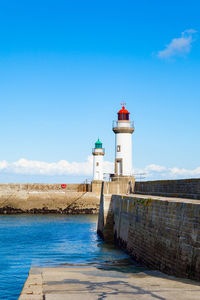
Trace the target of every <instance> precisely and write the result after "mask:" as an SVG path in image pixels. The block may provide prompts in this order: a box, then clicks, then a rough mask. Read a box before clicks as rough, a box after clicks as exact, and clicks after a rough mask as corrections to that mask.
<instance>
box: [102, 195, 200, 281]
mask: <svg viewBox="0 0 200 300" xmlns="http://www.w3.org/2000/svg"><path fill="white" fill-rule="evenodd" d="M103 208H104V211H102V209H103ZM99 214H100V215H101V218H100V219H99V223H100V224H98V232H99V233H100V234H101V236H102V237H103V238H104V239H105V240H107V241H115V243H117V244H118V245H119V246H121V247H122V248H123V249H125V250H126V251H127V252H128V253H129V254H130V255H131V256H132V257H133V258H134V259H135V260H136V261H138V262H140V263H142V264H144V265H145V266H147V267H150V268H152V269H157V270H160V271H162V272H165V273H167V274H170V275H176V276H179V277H187V278H192V279H196V280H200V201H198V200H184V201H181V200H180V199H176V198H169V199H168V198H164V197H156V196H155V197H151V198H150V197H148V196H142V195H141V196H140V195H132V196H122V195H104V197H102V199H101V206H100V212H99Z"/></svg>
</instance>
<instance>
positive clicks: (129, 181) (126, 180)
mask: <svg viewBox="0 0 200 300" xmlns="http://www.w3.org/2000/svg"><path fill="white" fill-rule="evenodd" d="M103 186H104V193H106V194H131V193H134V187H135V178H134V177H133V176H120V177H119V176H116V177H114V176H113V177H112V179H111V181H103V182H102V181H100V180H99V181H97V180H95V181H92V192H94V193H96V194H97V195H100V194H101V193H102V188H103Z"/></svg>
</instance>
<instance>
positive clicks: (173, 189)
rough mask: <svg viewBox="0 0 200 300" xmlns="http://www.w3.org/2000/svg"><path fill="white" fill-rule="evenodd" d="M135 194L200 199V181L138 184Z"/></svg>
mask: <svg viewBox="0 0 200 300" xmlns="http://www.w3.org/2000/svg"><path fill="white" fill-rule="evenodd" d="M135 193H136V194H148V195H158V196H166V197H180V198H188V199H200V179H180V180H158V181H143V182H136V183H135Z"/></svg>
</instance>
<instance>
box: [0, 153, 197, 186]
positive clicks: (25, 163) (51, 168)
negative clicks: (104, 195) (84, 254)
mask: <svg viewBox="0 0 200 300" xmlns="http://www.w3.org/2000/svg"><path fill="white" fill-rule="evenodd" d="M92 168H93V157H92V155H90V156H88V158H87V160H86V161H84V162H68V161H66V160H60V161H58V162H44V161H35V160H27V159H24V158H21V159H19V160H18V161H16V162H12V163H9V162H7V161H6V160H2V161H0V174H3V173H4V174H5V173H7V174H13V175H14V174H16V175H17V174H19V175H36V176H38V178H39V176H43V175H46V176H61V175H62V176H67V175H73V176H86V177H88V176H90V177H92ZM113 171H114V163H113V162H110V161H104V172H105V173H113ZM133 174H136V175H135V176H136V178H140V177H141V179H144V177H145V180H154V179H162V178H165V179H179V178H192V177H193V178H198V177H200V167H197V168H194V169H185V168H177V167H173V168H167V167H165V166H160V165H156V164H150V165H147V166H146V167H144V168H135V169H133ZM139 174H142V175H141V176H140V175H139Z"/></svg>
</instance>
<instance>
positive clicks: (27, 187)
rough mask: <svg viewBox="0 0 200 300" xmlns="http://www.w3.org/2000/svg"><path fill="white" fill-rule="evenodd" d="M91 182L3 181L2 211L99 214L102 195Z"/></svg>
mask: <svg viewBox="0 0 200 300" xmlns="http://www.w3.org/2000/svg"><path fill="white" fill-rule="evenodd" d="M87 190H88V185H84V184H67V186H66V188H64V189H63V188H62V187H61V185H60V184H0V214H17V213H33V214H34V213H42V214H47V213H65V214H97V213H98V211H99V201H100V197H99V196H98V195H97V194H95V193H92V192H88V191H87Z"/></svg>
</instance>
